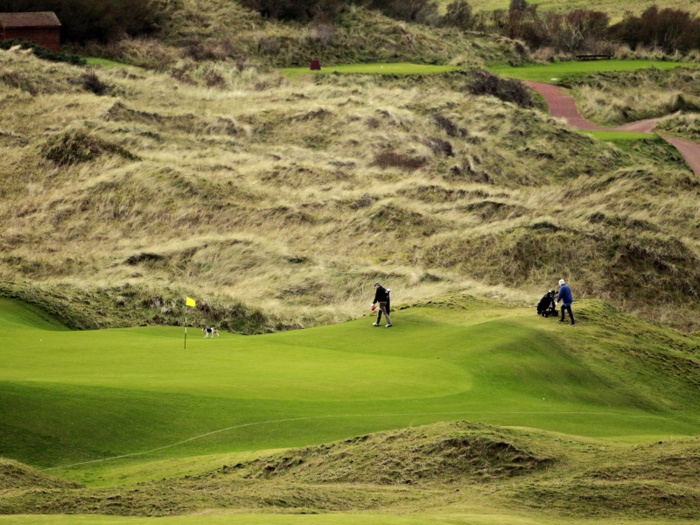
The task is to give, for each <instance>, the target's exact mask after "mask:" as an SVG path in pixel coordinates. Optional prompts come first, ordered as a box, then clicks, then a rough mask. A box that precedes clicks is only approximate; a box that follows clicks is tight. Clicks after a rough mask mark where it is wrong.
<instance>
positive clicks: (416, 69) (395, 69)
mask: <svg viewBox="0 0 700 525" xmlns="http://www.w3.org/2000/svg"><path fill="white" fill-rule="evenodd" d="M457 69H459V68H457V67H454V66H430V65H426V64H409V63H398V64H348V65H344V66H328V67H323V68H322V69H321V71H311V69H309V68H308V67H293V68H283V69H282V73H283V74H284V75H285V76H287V77H290V78H298V77H301V76H304V75H313V74H316V75H328V74H331V73H337V74H341V75H436V74H439V73H449V72H450V71H455V70H457Z"/></svg>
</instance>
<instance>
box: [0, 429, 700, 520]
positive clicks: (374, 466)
mask: <svg viewBox="0 0 700 525" xmlns="http://www.w3.org/2000/svg"><path fill="white" fill-rule="evenodd" d="M699 447H700V444H699V443H698V440H697V439H693V438H690V439H685V440H678V439H676V440H672V441H670V442H659V443H658V444H657V443H654V444H644V445H611V444H610V443H609V442H606V443H603V442H597V441H593V440H588V441H584V440H576V439H574V438H571V437H568V436H567V437H564V436H562V435H553V434H547V433H545V432H539V431H526V430H506V429H502V428H498V427H491V426H488V425H482V424H473V423H468V422H455V423H439V424H435V425H429V426H423V427H418V428H413V429H406V430H399V431H394V432H384V433H379V434H371V435H366V436H361V437H357V438H352V439H348V440H345V441H342V442H337V443H331V444H329V445H321V446H317V447H308V448H304V449H297V450H289V451H287V452H285V453H282V454H278V455H276V456H268V457H261V458H260V459H257V460H253V461H251V462H246V463H239V464H236V465H232V466H223V467H221V468H220V469H219V470H216V471H213V472H209V473H204V474H199V475H195V476H185V477H184V478H176V479H163V480H162V481H157V482H156V481H154V482H148V483H140V484H138V485H136V486H129V487H109V488H89V489H88V488H80V487H79V486H78V485H77V484H74V483H73V484H71V482H68V481H66V482H62V483H59V482H58V481H52V482H51V483H47V482H46V481H44V479H48V478H42V477H41V476H39V477H33V478H31V479H30V478H28V477H27V476H26V475H24V476H23V481H21V482H15V481H11V480H10V479H8V471H7V469H3V470H2V474H3V476H2V477H0V480H1V481H2V483H3V485H4V488H5V490H4V491H3V493H2V495H0V512H2V513H3V514H6V513H21V514H56V513H71V514H74V513H83V514H104V515H123V516H168V515H180V514H191V513H194V512H202V511H207V510H212V509H222V508H226V509H238V510H248V511H251V510H256V511H258V512H260V511H263V512H281V511H297V512H299V511H302V512H322V511H336V512H338V511H348V510H350V509H352V510H353V511H358V510H375V511H377V510H384V511H387V510H389V511H390V512H393V513H396V512H399V513H404V512H407V511H413V512H415V510H416V509H421V508H431V509H435V508H440V507H444V506H445V505H450V506H454V505H456V504H460V503H461V502H467V501H475V500H476V501H480V500H482V499H483V498H484V496H486V495H488V498H489V500H490V502H491V503H490V504H491V505H493V507H494V508H499V512H503V510H504V509H507V510H509V511H511V512H518V509H528V508H529V509H535V510H537V511H538V512H539V513H540V515H541V516H542V515H545V516H550V517H557V516H559V517H564V516H567V515H569V514H570V513H575V514H576V515H577V516H578V517H588V518H598V519H616V518H618V519H619V518H620V517H626V518H628V519H629V518H640V519H660V518H665V519H668V518H671V517H673V518H682V519H692V518H694V517H696V516H697V512H698V508H699V506H700V486H698V481H697V476H696V470H697V468H698V461H697V458H698V453H699V452H700V448H699ZM531 450H537V452H532V451H531ZM4 464H5V465H8V464H11V465H12V472H14V471H16V470H23V471H31V470H32V469H30V468H28V467H23V466H22V465H20V464H17V463H14V462H11V463H10V462H7V461H5V462H4ZM10 475H11V474H10ZM46 488H52V489H54V490H50V491H47V490H45V489H46ZM669 501H673V504H672V505H669V503H668V502H669Z"/></svg>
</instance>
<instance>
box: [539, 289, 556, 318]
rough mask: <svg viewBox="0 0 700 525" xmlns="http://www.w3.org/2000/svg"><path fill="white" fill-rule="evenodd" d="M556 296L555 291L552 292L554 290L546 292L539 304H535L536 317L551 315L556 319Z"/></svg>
mask: <svg viewBox="0 0 700 525" xmlns="http://www.w3.org/2000/svg"><path fill="white" fill-rule="evenodd" d="M556 296H557V292H556V291H554V290H550V291H548V292H547V294H546V295H545V296H544V297H543V298H542V299H540V302H539V303H537V315H541V316H542V317H549V316H550V315H553V316H555V317H556V315H557V302H556Z"/></svg>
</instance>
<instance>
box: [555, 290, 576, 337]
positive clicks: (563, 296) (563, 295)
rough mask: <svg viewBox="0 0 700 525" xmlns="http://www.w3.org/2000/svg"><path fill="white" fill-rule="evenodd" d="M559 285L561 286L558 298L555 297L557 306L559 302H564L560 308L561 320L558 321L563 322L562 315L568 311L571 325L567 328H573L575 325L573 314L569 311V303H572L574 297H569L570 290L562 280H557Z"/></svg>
mask: <svg viewBox="0 0 700 525" xmlns="http://www.w3.org/2000/svg"><path fill="white" fill-rule="evenodd" d="M559 285H560V286H561V288H560V289H559V297H557V304H559V301H563V302H564V304H563V305H562V307H561V319H559V322H560V323H563V322H564V315H565V313H566V311H568V312H569V318H570V319H571V324H569V326H574V325H575V324H576V321H574V313H573V312H572V311H571V303H573V302H574V296H573V295H571V288H569V287H568V286H567V284H566V283H565V282H564V279H560V280H559Z"/></svg>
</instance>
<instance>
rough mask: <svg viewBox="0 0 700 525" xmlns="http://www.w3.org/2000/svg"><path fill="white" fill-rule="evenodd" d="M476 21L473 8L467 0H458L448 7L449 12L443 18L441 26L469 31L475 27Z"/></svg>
mask: <svg viewBox="0 0 700 525" xmlns="http://www.w3.org/2000/svg"><path fill="white" fill-rule="evenodd" d="M474 23H475V19H474V13H473V12H472V6H470V5H469V2H466V1H465V0H457V2H452V3H451V4H449V5H448V6H447V12H446V13H445V15H444V16H443V17H442V19H441V21H440V25H442V26H444V27H456V28H459V29H462V30H463V31H467V30H469V29H472V28H473V27H474Z"/></svg>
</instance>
